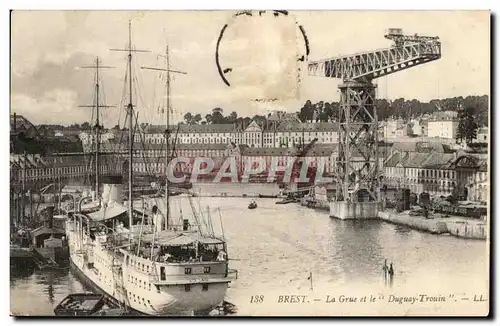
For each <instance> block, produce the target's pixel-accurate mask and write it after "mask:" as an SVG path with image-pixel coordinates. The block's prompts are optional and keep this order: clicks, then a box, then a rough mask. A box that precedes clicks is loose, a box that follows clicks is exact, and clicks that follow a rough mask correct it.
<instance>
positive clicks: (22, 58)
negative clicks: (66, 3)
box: [11, 11, 490, 126]
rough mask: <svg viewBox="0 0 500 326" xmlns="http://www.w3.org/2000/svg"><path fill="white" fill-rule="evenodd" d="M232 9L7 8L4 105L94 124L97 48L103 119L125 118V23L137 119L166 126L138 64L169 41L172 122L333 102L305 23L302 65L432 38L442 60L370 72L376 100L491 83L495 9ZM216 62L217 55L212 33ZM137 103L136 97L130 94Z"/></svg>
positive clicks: (42, 117) (154, 87)
mask: <svg viewBox="0 0 500 326" xmlns="http://www.w3.org/2000/svg"><path fill="white" fill-rule="evenodd" d="M234 14H235V12H233V11H141V12H124V11H14V12H13V13H12V20H11V113H12V112H16V113H17V114H22V115H24V116H26V117H27V118H28V119H29V120H31V121H32V122H33V123H35V124H42V123H45V124H66V125H67V124H72V123H82V122H84V121H89V120H90V119H91V118H92V112H91V111H92V109H90V108H85V107H79V105H88V104H92V103H93V96H94V95H93V94H94V93H93V92H94V84H95V82H94V71H93V70H91V69H82V68H80V67H81V66H85V65H92V64H93V61H94V60H95V57H96V56H99V58H100V60H101V62H102V63H103V64H105V65H109V66H113V67H115V68H113V69H103V70H102V71H101V73H100V75H101V82H100V87H101V90H102V93H101V95H100V97H101V102H102V103H104V102H105V104H106V105H110V106H115V107H112V108H103V109H102V111H103V113H102V116H101V119H102V121H104V124H105V125H106V126H114V125H115V124H117V123H119V122H120V123H123V118H124V115H125V113H124V106H125V104H126V103H127V101H128V99H127V97H124V96H123V94H124V86H125V85H124V78H125V77H124V76H125V71H126V70H125V69H126V53H124V52H113V51H110V49H112V48H114V49H116V48H124V47H126V45H127V41H128V21H129V20H130V21H131V22H132V40H133V44H134V47H135V48H137V49H147V50H150V51H151V53H138V54H137V55H134V57H133V58H134V65H133V67H134V75H136V76H137V80H136V81H135V83H134V85H135V90H134V92H133V101H134V104H136V108H137V111H138V112H139V120H140V121H141V122H147V123H154V124H161V122H162V121H165V115H162V114H161V113H159V112H160V111H159V110H158V108H159V107H161V106H162V104H161V103H162V101H163V102H164V101H165V99H164V97H165V87H164V81H163V79H162V78H163V77H164V76H163V77H161V76H160V75H159V73H158V72H155V71H151V70H150V71H147V70H141V69H140V67H141V66H150V67H165V66H164V59H163V58H161V57H158V54H159V53H160V54H161V53H165V47H166V45H167V43H168V45H169V48H170V57H171V69H176V70H181V71H184V72H186V73H187V74H185V75H184V74H175V75H174V77H173V80H172V83H171V85H172V86H171V89H172V91H171V105H172V108H173V111H174V112H173V114H172V115H171V118H172V119H173V120H179V119H181V117H182V116H183V115H184V114H185V113H186V112H192V113H201V114H202V115H203V116H204V115H205V114H207V113H209V112H210V111H211V110H212V109H213V108H215V107H220V108H222V109H223V110H224V113H225V114H229V113H230V112H231V111H236V112H237V113H238V115H239V116H253V115H255V114H267V113H268V112H270V111H272V110H284V111H288V112H294V111H297V110H299V109H300V107H301V106H302V105H303V103H304V102H305V101H306V100H311V101H313V102H316V101H338V99H339V94H340V93H339V90H338V88H337V85H338V83H339V81H338V80H336V79H329V78H322V77H313V76H308V75H307V69H306V64H305V63H303V64H297V61H296V59H295V58H296V57H297V56H298V57H300V56H301V55H302V54H305V46H304V40H303V38H302V36H301V33H300V32H299V30H298V25H301V26H303V28H304V30H305V32H306V35H307V38H308V41H309V47H310V54H309V56H308V57H307V59H308V60H309V61H313V60H320V59H325V58H331V57H335V56H339V55H346V54H351V53H357V52H361V51H370V50H375V49H379V48H384V47H389V46H390V44H391V42H390V41H389V40H387V39H385V38H384V33H385V31H386V29H387V28H402V29H403V31H404V32H405V33H407V34H415V33H418V34H419V35H428V36H439V37H440V40H441V42H442V57H441V59H440V60H437V61H434V62H431V63H427V64H424V65H421V66H418V67H414V68H411V69H408V70H405V71H401V72H397V73H395V74H392V75H389V76H386V77H382V78H380V79H377V80H375V82H376V83H377V84H378V93H377V96H378V97H379V98H387V99H395V98H399V97H404V98H406V99H414V98H415V99H418V100H420V101H429V100H431V99H435V98H446V97H454V96H464V97H465V96H467V95H484V94H489V90H490V20H489V19H490V16H489V12H487V11H391V12H387V11H293V12H290V15H289V16H286V17H285V16H280V17H278V18H273V15H272V13H269V12H268V13H265V14H263V15H262V16H260V20H257V19H259V18H257V16H258V15H254V16H252V18H249V17H248V16H245V15H241V16H238V17H236V18H235V17H234ZM224 25H228V27H227V29H226V30H225V32H224V36H223V37H222V39H221V42H220V46H219V61H220V66H221V68H222V69H226V68H231V69H232V71H230V72H228V73H227V74H226V75H225V76H226V77H227V79H228V82H229V83H230V84H231V86H227V85H226V84H225V83H224V82H223V80H222V79H221V77H220V76H219V73H218V68H217V65H216V60H215V53H216V49H217V40H218V38H219V34H220V32H221V29H222V28H223V26H224ZM136 99H138V101H136Z"/></svg>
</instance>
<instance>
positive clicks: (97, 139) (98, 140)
mask: <svg viewBox="0 0 500 326" xmlns="http://www.w3.org/2000/svg"><path fill="white" fill-rule="evenodd" d="M81 68H90V69H95V75H96V81H95V98H96V102H95V105H94V104H92V105H79V107H89V108H93V107H95V110H96V122H95V126H94V134H95V196H96V198H99V172H100V162H99V152H100V146H101V124H100V120H99V116H100V114H101V112H100V109H101V108H111V107H113V106H112V105H101V104H100V103H99V68H114V67H110V66H103V65H101V64H100V61H99V57H96V59H95V66H82V67H81Z"/></svg>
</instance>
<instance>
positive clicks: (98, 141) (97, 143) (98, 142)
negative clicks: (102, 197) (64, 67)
mask: <svg viewBox="0 0 500 326" xmlns="http://www.w3.org/2000/svg"><path fill="white" fill-rule="evenodd" d="M95 74H96V81H95V98H96V100H95V112H96V117H95V128H94V130H95V198H99V172H100V171H99V170H100V169H99V150H100V145H101V132H100V128H99V113H100V112H99V57H97V58H96V59H95Z"/></svg>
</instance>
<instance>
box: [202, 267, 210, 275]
mask: <svg viewBox="0 0 500 326" xmlns="http://www.w3.org/2000/svg"><path fill="white" fill-rule="evenodd" d="M203 273H205V274H208V273H210V266H205V267H203Z"/></svg>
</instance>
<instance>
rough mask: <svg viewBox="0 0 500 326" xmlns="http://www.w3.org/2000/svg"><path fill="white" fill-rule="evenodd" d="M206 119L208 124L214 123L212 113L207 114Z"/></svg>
mask: <svg viewBox="0 0 500 326" xmlns="http://www.w3.org/2000/svg"><path fill="white" fill-rule="evenodd" d="M205 121H206V124H211V123H212V121H213V120H212V115H211V114H207V115H206V116H205Z"/></svg>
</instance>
